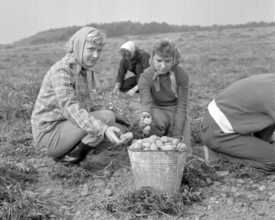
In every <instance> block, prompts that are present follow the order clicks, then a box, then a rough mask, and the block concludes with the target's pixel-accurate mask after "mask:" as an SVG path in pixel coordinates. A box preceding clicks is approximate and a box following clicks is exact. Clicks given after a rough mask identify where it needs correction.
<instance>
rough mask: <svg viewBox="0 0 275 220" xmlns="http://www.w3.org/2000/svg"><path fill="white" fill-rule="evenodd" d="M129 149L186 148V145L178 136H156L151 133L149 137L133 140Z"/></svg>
mask: <svg viewBox="0 0 275 220" xmlns="http://www.w3.org/2000/svg"><path fill="white" fill-rule="evenodd" d="M129 150H151V151H156V150H165V151H168V150H169V151H172V150H179V151H184V150H187V147H186V145H185V144H184V143H183V142H181V141H180V140H179V139H178V138H173V137H167V136H162V137H158V136H156V135H151V136H150V137H147V138H143V139H139V140H133V141H132V144H131V146H130V147H129Z"/></svg>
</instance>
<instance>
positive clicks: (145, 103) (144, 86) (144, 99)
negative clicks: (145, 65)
mask: <svg viewBox="0 0 275 220" xmlns="http://www.w3.org/2000/svg"><path fill="white" fill-rule="evenodd" d="M151 83H152V80H149V79H148V76H147V74H146V70H145V72H144V74H142V75H141V76H140V79H139V81H138V88H139V95H140V102H141V107H140V113H141V114H142V113H143V112H148V113H149V114H150V115H152V112H151V105H152V93H151Z"/></svg>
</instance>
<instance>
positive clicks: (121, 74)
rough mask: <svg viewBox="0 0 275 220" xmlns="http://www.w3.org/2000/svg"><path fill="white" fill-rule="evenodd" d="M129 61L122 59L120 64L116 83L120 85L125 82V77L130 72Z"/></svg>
mask: <svg viewBox="0 0 275 220" xmlns="http://www.w3.org/2000/svg"><path fill="white" fill-rule="evenodd" d="M127 62H128V61H127V60H125V59H121V60H120V63H119V68H118V72H117V78H116V83H120V85H121V84H122V83H123V82H124V79H125V75H126V73H127V71H128V68H127Z"/></svg>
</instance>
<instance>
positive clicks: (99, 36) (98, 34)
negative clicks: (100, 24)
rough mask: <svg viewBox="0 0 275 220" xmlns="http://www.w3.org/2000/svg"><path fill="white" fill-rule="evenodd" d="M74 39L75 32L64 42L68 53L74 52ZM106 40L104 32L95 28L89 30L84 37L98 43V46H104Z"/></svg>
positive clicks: (87, 40) (92, 42) (88, 40)
mask: <svg viewBox="0 0 275 220" xmlns="http://www.w3.org/2000/svg"><path fill="white" fill-rule="evenodd" d="M74 40H75V34H74V35H73V36H72V37H71V38H70V39H69V41H68V42H67V43H66V49H67V52H68V53H73V52H74V50H73V48H74ZM106 40H107V36H106V34H105V33H104V32H103V31H101V30H97V29H95V30H93V31H91V32H90V33H89V34H88V35H87V37H86V42H89V43H91V44H95V45H99V46H104V45H105V44H106Z"/></svg>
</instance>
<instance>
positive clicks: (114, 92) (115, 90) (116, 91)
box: [112, 86, 119, 94]
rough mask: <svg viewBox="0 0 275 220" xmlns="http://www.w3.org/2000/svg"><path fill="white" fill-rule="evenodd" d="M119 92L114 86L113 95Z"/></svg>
mask: <svg viewBox="0 0 275 220" xmlns="http://www.w3.org/2000/svg"><path fill="white" fill-rule="evenodd" d="M118 92H119V88H118V87H116V86H115V88H114V89H113V92H112V93H113V94H117V93H118Z"/></svg>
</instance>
